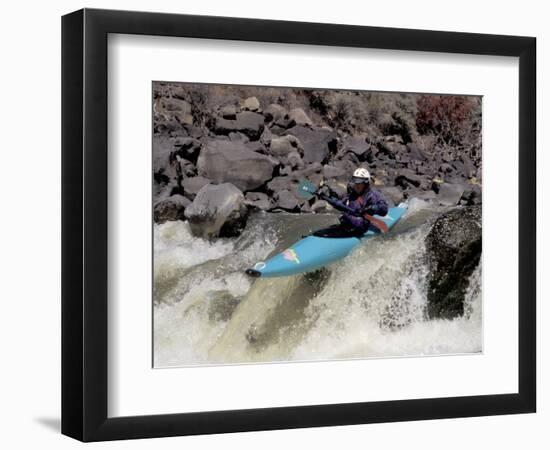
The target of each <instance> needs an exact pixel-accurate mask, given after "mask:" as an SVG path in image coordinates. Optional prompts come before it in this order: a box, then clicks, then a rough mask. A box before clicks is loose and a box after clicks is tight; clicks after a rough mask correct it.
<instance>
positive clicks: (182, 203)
mask: <svg viewBox="0 0 550 450" xmlns="http://www.w3.org/2000/svg"><path fill="white" fill-rule="evenodd" d="M190 203H191V200H189V199H188V198H185V197H184V196H182V195H179V194H176V195H172V196H171V197H168V198H167V199H166V200H161V201H160V202H157V203H156V204H155V206H154V208H153V219H154V221H155V223H164V222H167V221H169V220H185V208H187V207H188V206H189V205H190Z"/></svg>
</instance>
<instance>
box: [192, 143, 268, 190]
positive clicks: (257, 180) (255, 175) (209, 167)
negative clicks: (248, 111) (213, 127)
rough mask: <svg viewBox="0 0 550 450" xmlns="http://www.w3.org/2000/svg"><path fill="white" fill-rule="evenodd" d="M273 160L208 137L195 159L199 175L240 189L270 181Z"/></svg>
mask: <svg viewBox="0 0 550 450" xmlns="http://www.w3.org/2000/svg"><path fill="white" fill-rule="evenodd" d="M275 165H276V163H275V161H273V160H272V159H271V158H269V157H267V156H265V155H262V154H260V153H257V152H253V151H251V150H249V149H248V148H246V147H245V146H243V145H242V144H240V143H236V142H230V141H220V140H211V141H209V142H208V143H206V144H205V145H204V148H203V149H202V151H201V154H200V156H199V158H198V161H197V168H198V172H199V174H200V175H202V176H204V177H205V178H209V179H211V180H212V181H214V182H216V183H226V182H228V183H232V184H234V185H235V186H237V187H238V188H239V189H240V190H242V191H249V190H252V189H255V188H257V187H260V186H262V185H263V184H264V183H265V182H266V181H268V180H270V179H271V177H272V175H273V168H274V167H275Z"/></svg>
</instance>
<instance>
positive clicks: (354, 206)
mask: <svg viewBox="0 0 550 450" xmlns="http://www.w3.org/2000/svg"><path fill="white" fill-rule="evenodd" d="M326 200H327V201H328V202H329V203H330V204H331V205H332V206H334V207H335V208H336V209H338V210H339V211H343V212H344V215H343V216H342V217H341V218H340V221H341V222H342V223H347V224H349V225H352V226H354V227H356V228H361V229H364V230H365V231H366V230H367V229H368V228H369V225H370V221H369V220H368V219H364V218H363V217H361V213H367V214H370V215H374V214H376V215H378V216H385V215H386V214H387V213H388V202H386V200H385V199H384V197H382V195H381V194H380V193H379V192H378V191H375V190H374V189H369V190H368V191H366V192H364V193H363V194H361V195H357V194H355V193H354V192H352V193H351V194H348V195H347V196H346V197H344V198H343V199H342V200H339V199H335V198H327V199H326Z"/></svg>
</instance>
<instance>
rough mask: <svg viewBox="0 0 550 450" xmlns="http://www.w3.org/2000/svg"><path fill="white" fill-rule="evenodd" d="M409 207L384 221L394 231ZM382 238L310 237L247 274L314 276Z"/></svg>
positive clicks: (396, 209) (369, 233)
mask: <svg viewBox="0 0 550 450" xmlns="http://www.w3.org/2000/svg"><path fill="white" fill-rule="evenodd" d="M406 210H407V206H406V205H404V204H401V205H399V206H397V207H394V208H390V209H389V211H388V214H386V215H385V216H384V217H380V216H375V217H376V218H378V219H381V220H383V221H384V222H385V223H386V225H388V228H389V229H391V228H392V227H393V226H394V225H395V224H396V223H397V222H398V221H399V219H401V217H402V216H403V214H404V213H405V211H406ZM377 234H379V233H378V232H375V231H371V230H369V231H367V232H366V233H365V234H364V235H363V236H361V237H359V238H358V237H319V236H307V237H305V238H303V239H301V240H300V241H298V242H296V243H295V244H294V245H292V246H291V247H289V248H287V249H286V250H284V251H283V252H282V253H279V254H277V255H275V256H273V257H271V258H269V259H268V260H267V261H259V262H257V263H256V264H255V265H254V267H252V268H250V269H247V270H246V273H247V274H248V275H250V276H252V277H263V278H271V277H286V276H289V275H296V274H299V273H305V272H312V271H314V270H317V269H320V268H321V267H324V266H326V265H328V264H331V263H333V262H335V261H338V260H340V259H342V258H344V257H346V256H347V255H348V254H349V253H350V252H351V251H352V250H353V249H354V248H355V247H357V245H359V243H360V242H361V241H364V240H366V239H369V238H371V237H372V236H376V235H377Z"/></svg>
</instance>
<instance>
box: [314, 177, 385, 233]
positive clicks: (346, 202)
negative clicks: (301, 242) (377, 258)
mask: <svg viewBox="0 0 550 450" xmlns="http://www.w3.org/2000/svg"><path fill="white" fill-rule="evenodd" d="M320 197H321V198H322V199H323V200H325V201H327V202H328V203H329V204H330V205H332V206H333V207H334V208H336V209H337V210H339V211H343V212H344V214H342V216H341V217H340V223H339V224H337V225H333V226H332V227H329V228H325V229H323V230H319V231H316V232H315V233H313V234H314V235H315V236H322V237H349V236H355V237H358V236H362V235H363V234H365V233H366V232H367V231H369V230H373V231H375V232H378V231H379V230H378V228H376V227H375V226H373V225H371V223H370V221H369V220H368V219H366V218H365V217H363V216H362V215H363V214H364V213H367V214H369V215H371V216H372V215H375V214H376V215H378V216H385V215H386V214H387V213H388V202H387V201H386V200H385V199H384V197H382V194H380V192H378V191H376V190H374V189H373V188H372V187H371V176H370V173H369V171H368V170H367V169H365V168H362V167H361V168H358V169H357V170H355V172H353V176H352V177H351V179H350V181H349V183H348V188H347V195H346V196H345V197H344V198H343V199H342V200H340V199H338V198H336V197H334V196H331V195H326V194H323V193H321V195H320ZM350 208H351V209H352V210H353V212H350V211H349V209H350Z"/></svg>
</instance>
